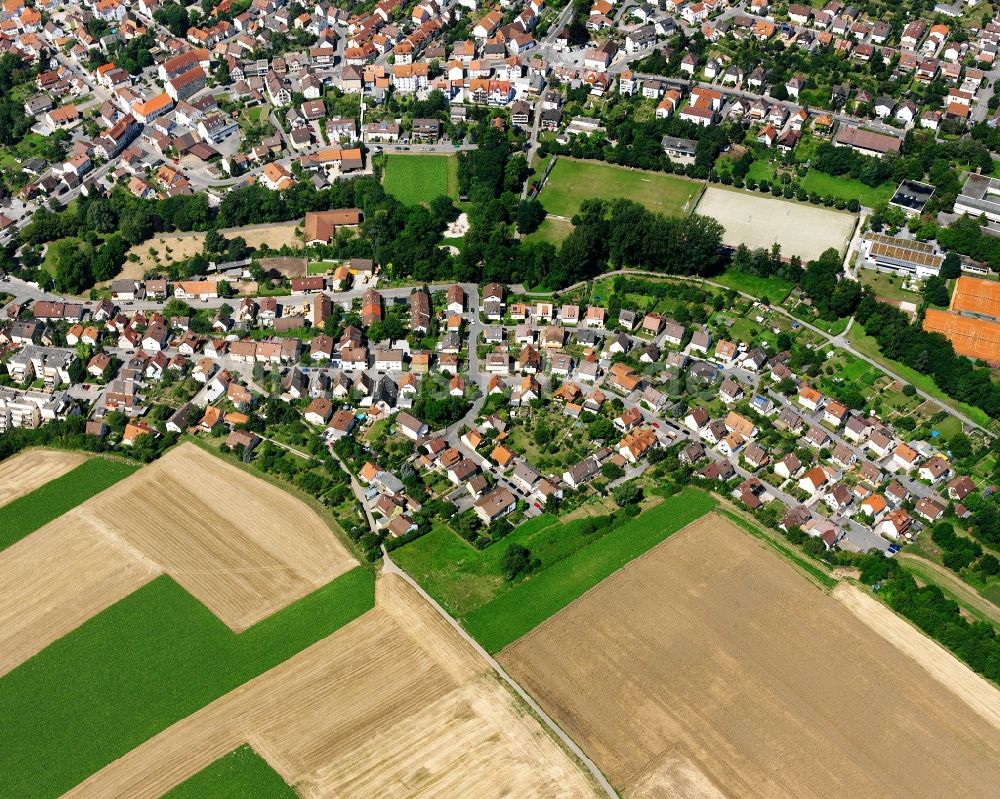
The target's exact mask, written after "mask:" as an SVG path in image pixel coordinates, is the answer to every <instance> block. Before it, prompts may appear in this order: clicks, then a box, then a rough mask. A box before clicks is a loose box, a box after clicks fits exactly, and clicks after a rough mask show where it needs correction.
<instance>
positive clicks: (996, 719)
mask: <svg viewBox="0 0 1000 799" xmlns="http://www.w3.org/2000/svg"><path fill="white" fill-rule="evenodd" d="M833 596H834V597H835V598H836V599H837V601H839V602H840V603H841V604H842V605H843V606H844V607H846V608H847V609H848V610H850V611H851V613H853V614H854V615H855V616H857V617H858V618H859V619H861V621H863V622H864V623H865V624H866V625H868V627H870V628H871V629H872V630H874V631H875V632H876V633H878V634H879V635H880V636H882V638H884V639H885V640H886V641H888V642H889V643H891V644H892V645H893V646H894V647H896V649H898V650H899V651H900V652H903V653H904V654H906V655H907V656H909V657H910V658H912V659H913V660H914V661H915V662H916V663H918V664H919V665H920V667H921V668H923V669H924V670H925V671H926V672H927V673H928V674H929V675H930V676H931V677H933V678H934V679H935V680H937V681H938V682H939V683H941V685H943V686H944V687H946V688H948V689H949V690H950V691H952V692H953V693H954V694H955V695H956V696H958V698H959V699H961V700H962V701H963V702H965V703H966V704H967V705H968V706H969V707H970V708H972V709H973V710H974V711H975V712H976V713H978V714H979V716H981V717H982V718H983V719H985V720H986V721H988V722H990V723H991V724H992V725H993V726H994V727H996V728H997V732H998V733H1000V691H998V690H997V689H996V688H995V687H994V686H993V685H992V684H991V683H990V682H989V681H988V680H986V679H985V678H983V677H981V676H979V675H978V674H976V673H975V672H974V671H973V670H972V669H970V668H969V667H968V666H966V665H965V664H964V663H962V661H960V660H959V659H958V658H956V657H955V656H954V655H953V654H951V652H949V651H948V650H947V649H945V648H944V647H943V646H941V645H940V644H939V643H937V642H936V641H932V640H931V639H930V638H928V637H927V636H926V635H924V634H923V633H922V632H921V631H920V630H918V629H917V628H916V627H914V626H913V625H912V624H910V623H909V622H908V621H906V620H905V619H903V618H901V617H900V616H897V615H896V614H895V613H894V612H893V611H892V609H891V608H888V607H886V606H885V605H883V604H882V603H881V602H879V601H878V600H877V599H875V598H874V597H872V596H869V595H868V594H866V593H865V592H864V591H862V590H861V589H860V588H858V587H857V586H855V585H851V584H850V583H845V582H842V583H840V584H839V585H838V586H837V587H836V588H835V589H834V590H833Z"/></svg>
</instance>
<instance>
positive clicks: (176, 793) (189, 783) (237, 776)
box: [164, 746, 298, 799]
mask: <svg viewBox="0 0 1000 799" xmlns="http://www.w3.org/2000/svg"><path fill="white" fill-rule="evenodd" d="M209 796H210V797H212V799H247V797H253V799H296V797H297V796H298V794H296V793H295V791H293V790H292V789H291V788H290V787H288V786H287V785H286V784H285V782H284V780H282V779H281V776H280V775H279V774H278V772H276V771H275V770H274V769H273V768H271V766H270V765H268V763H267V761H266V760H264V758H262V757H261V756H260V755H258V754H257V753H256V752H255V751H254V750H253V749H251V748H250V747H249V746H241V747H240V748H239V749H234V750H233V751H232V752H230V753H229V754H228V755H225V756H223V757H220V758H219V759H218V760H216V761H215V762H214V763H212V764H211V765H210V766H207V767H206V768H204V769H202V770H201V771H199V772H198V773H197V774H195V775H194V776H193V777H189V778H188V779H187V780H185V781H184V782H182V783H181V784H180V785H178V786H177V787H176V788H174V789H173V790H171V791H169V792H168V793H166V794H164V799H205V797H209Z"/></svg>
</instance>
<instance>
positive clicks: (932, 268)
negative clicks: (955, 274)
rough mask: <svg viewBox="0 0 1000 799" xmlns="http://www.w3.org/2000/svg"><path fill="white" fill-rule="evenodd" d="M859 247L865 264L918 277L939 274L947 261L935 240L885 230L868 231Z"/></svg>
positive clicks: (872, 267)
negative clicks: (934, 242) (893, 234)
mask: <svg viewBox="0 0 1000 799" xmlns="http://www.w3.org/2000/svg"><path fill="white" fill-rule="evenodd" d="M860 250H861V265H862V266H866V267H868V268H869V269H878V270H880V271H887V272H896V273H899V274H904V275H913V276H914V277H917V278H927V277H931V276H932V275H936V274H938V272H940V271H941V264H942V263H944V255H943V254H942V253H941V252H940V251H939V250H938V248H937V247H935V246H934V245H933V244H929V243H927V242H923V241H915V240H912V239H903V238H899V237H897V236H886V235H883V234H882V233H866V234H865V236H864V237H863V238H862V239H861V245H860Z"/></svg>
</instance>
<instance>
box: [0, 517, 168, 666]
mask: <svg viewBox="0 0 1000 799" xmlns="http://www.w3.org/2000/svg"><path fill="white" fill-rule="evenodd" d="M157 574H159V569H158V568H157V567H156V565H155V564H152V563H150V562H148V561H147V560H145V559H144V558H142V557H141V556H137V555H136V554H135V553H132V552H129V551H127V550H126V549H125V548H123V547H122V546H121V543H120V542H119V541H117V540H116V539H114V538H113V537H109V536H107V535H105V534H104V533H103V532H102V531H101V530H100V529H99V528H98V527H97V526H96V525H94V524H93V523H92V522H90V521H89V520H88V519H87V517H86V515H85V514H83V513H80V512H79V511H72V512H70V513H67V514H64V515H62V516H60V517H59V518H58V519H56V520H55V521H53V522H50V523H49V524H47V525H45V527H43V528H42V529H40V530H38V531H36V532H35V533H33V534H32V535H30V536H28V537H27V538H24V539H22V540H21V541H19V542H17V543H16V544H14V545H13V546H10V547H8V548H7V549H5V550H3V551H2V552H0V675H3V674H6V673H7V672H8V671H10V670H11V669H13V668H14V667H15V666H17V665H19V664H20V663H23V662H24V661H25V660H27V659H28V658H30V657H31V656H32V655H34V654H36V653H38V652H40V651H41V650H42V649H44V648H45V647H46V646H48V645H49V644H51V643H52V642H53V641H56V640H58V639H59V638H61V637H62V636H64V635H66V634H67V633H69V632H71V631H72V630H74V629H76V628H77V627H79V626H80V625H81V624H83V623H84V622H85V621H87V619H89V618H90V617H91V616H94V615H96V614H97V613H100V612H101V611H102V610H104V609H106V608H107V607H109V606H110V605H112V604H114V603H115V602H117V601H118V600H119V599H122V598H123V597H126V596H128V595H129V594H131V593H132V592H133V591H135V590H136V589H138V588H139V587H141V586H143V585H145V584H146V583H147V582H149V581H150V580H152V579H153V577H155V576H156V575H157Z"/></svg>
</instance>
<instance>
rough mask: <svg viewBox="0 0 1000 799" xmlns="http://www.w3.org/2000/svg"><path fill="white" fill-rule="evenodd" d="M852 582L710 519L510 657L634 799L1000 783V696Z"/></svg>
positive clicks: (902, 790) (954, 789)
mask: <svg viewBox="0 0 1000 799" xmlns="http://www.w3.org/2000/svg"><path fill="white" fill-rule="evenodd" d="M844 592H846V593H847V595H848V597H849V598H850V599H851V600H854V599H855V597H856V595H860V596H862V597H864V598H866V599H869V598H867V597H865V595H864V594H861V592H860V591H859V590H858V589H856V588H853V587H850V586H838V587H837V589H836V591H835V593H836V594H837V598H833V597H831V596H830V595H829V594H827V593H825V592H824V591H822V590H820V589H818V588H817V587H816V586H815V585H813V584H812V583H811V582H810V581H808V580H807V579H805V578H804V577H803V575H802V574H801V573H800V572H798V571H797V570H796V569H795V567H793V566H792V565H790V564H789V563H788V562H787V561H785V560H784V559H782V558H780V557H776V556H775V554H774V553H773V552H772V551H770V550H769V549H767V548H766V547H765V546H764V545H763V544H762V543H761V542H759V541H757V540H755V539H753V538H751V537H749V536H747V535H745V534H744V533H743V532H741V531H740V529H739V528H738V527H736V526H734V525H733V524H732V523H731V522H730V521H728V520H727V519H725V518H723V517H721V516H718V515H715V514H711V515H708V516H705V517H704V518H702V519H700V520H699V521H697V522H695V523H693V524H691V525H690V526H688V527H687V528H686V529H685V530H684V531H682V532H681V533H679V534H678V535H675V536H673V537H671V538H670V539H669V540H667V541H666V542H664V543H663V545H662V546H660V547H657V548H656V549H654V550H652V551H651V552H649V553H648V554H647V555H645V556H644V557H642V558H639V559H638V560H636V561H634V562H633V563H631V564H629V566H627V567H626V568H624V569H622V570H621V571H619V572H618V573H616V574H615V575H613V576H612V577H611V578H609V579H607V580H605V581H604V582H602V583H601V585H600V586H598V587H597V588H596V589H595V590H594V591H591V592H590V593H588V594H587V595H586V596H584V597H582V598H581V599H580V601H578V602H576V603H574V604H573V605H571V606H570V607H568V608H567V609H566V610H564V611H563V612H561V613H559V614H558V615H556V616H555V617H553V618H552V619H550V620H549V621H548V622H546V623H545V624H543V625H541V626H539V627H538V628H536V629H535V630H534V631H532V632H531V633H529V634H528V635H527V636H525V637H524V638H522V639H521V640H519V641H518V642H517V643H516V644H514V645H513V646H512V647H510V648H509V649H507V650H506V651H505V652H504V653H502V654H501V656H500V660H501V662H502V663H503V664H504V666H505V667H506V668H507V669H508V671H510V672H511V673H512V675H513V676H514V677H515V678H516V679H518V681H519V682H520V683H521V684H522V685H523V686H524V687H525V688H526V689H527V690H528V691H529V692H531V693H532V694H533V695H534V696H535V697H537V698H538V699H539V701H540V702H541V704H542V706H543V707H545V709H546V710H547V711H548V713H549V714H550V715H552V716H553V717H554V718H555V720H556V721H557V722H558V723H560V724H561V725H562V726H563V728H564V729H566V731H567V732H568V733H569V734H570V735H571V736H572V737H573V738H574V739H575V740H576V741H577V742H579V743H580V744H581V746H582V747H583V749H584V750H585V751H587V752H588V754H590V755H591V756H592V757H593V758H594V759H595V761H596V762H597V764H598V765H599V766H601V768H602V770H603V771H604V773H605V774H607V775H608V777H609V778H610V780H611V782H612V784H613V785H614V786H615V787H616V788H617V789H618V790H619V791H620V792H621V793H622V794H623V795H624V796H625V797H654V796H655V797H691V796H704V797H716V796H880V797H917V796H919V797H936V796H945V795H947V796H969V797H972V796H988V795H992V794H993V793H995V789H996V785H997V784H998V782H997V781H998V780H1000V734H998V733H1000V713H998V712H997V711H996V707H997V704H998V700H1000V694H998V693H997V691H996V689H995V688H994V687H992V686H990V685H988V684H987V683H986V682H985V681H984V680H981V679H978V680H977V679H976V675H974V674H972V673H971V671H969V670H968V669H967V668H966V667H965V666H964V665H963V664H961V663H960V662H959V661H957V660H956V659H955V658H953V657H951V656H950V655H948V654H947V653H946V652H944V650H942V649H941V648H940V647H938V646H937V645H936V644H933V642H930V641H928V639H926V638H925V637H924V636H923V635H922V634H921V633H920V632H919V631H918V630H916V629H915V628H914V627H912V626H910V625H909V624H908V623H906V622H905V621H903V620H901V619H899V618H898V617H895V616H894V615H893V614H892V613H891V611H889V610H888V609H885V608H881V606H878V603H877V602H875V601H874V600H871V599H869V602H870V603H871V604H874V605H876V606H878V607H880V608H881V610H882V611H883V612H884V614H888V616H890V617H891V619H890V620H886V618H885V615H884V614H876V613H873V612H872V611H871V610H870V608H867V607H864V608H860V609H859V608H855V607H849V606H848V602H847V601H846V600H844V599H841V597H840V594H841V593H844ZM838 599H841V601H838ZM866 614H869V615H870V617H866ZM890 622H892V623H890ZM927 645H930V646H932V648H933V649H934V650H935V653H936V654H933V656H932V655H929V654H928V652H927V651H926V646H927ZM942 658H943V659H944V660H943V661H942ZM944 661H946V662H944ZM626 675H627V676H626ZM915 720H916V721H915Z"/></svg>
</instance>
